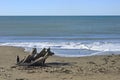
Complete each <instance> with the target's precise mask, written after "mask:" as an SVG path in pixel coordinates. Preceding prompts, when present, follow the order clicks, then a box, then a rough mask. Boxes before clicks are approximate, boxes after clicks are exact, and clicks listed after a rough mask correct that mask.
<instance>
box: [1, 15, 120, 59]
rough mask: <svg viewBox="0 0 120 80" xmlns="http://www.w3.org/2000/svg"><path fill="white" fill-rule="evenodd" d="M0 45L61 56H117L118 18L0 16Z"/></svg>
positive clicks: (119, 25) (118, 47) (118, 46)
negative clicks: (44, 50) (34, 48)
mask: <svg viewBox="0 0 120 80" xmlns="http://www.w3.org/2000/svg"><path fill="white" fill-rule="evenodd" d="M0 46H16V47H23V48H25V51H31V49H32V48H33V47H36V48H37V49H38V52H39V51H40V50H41V49H42V48H44V47H45V48H48V47H50V48H51V49H52V50H53V51H54V52H55V55H58V56H65V57H81V56H92V55H105V54H120V16H1V17H0Z"/></svg>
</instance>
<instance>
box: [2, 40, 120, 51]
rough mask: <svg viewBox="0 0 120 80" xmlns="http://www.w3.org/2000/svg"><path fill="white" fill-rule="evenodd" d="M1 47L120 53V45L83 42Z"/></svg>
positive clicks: (6, 44)
mask: <svg viewBox="0 0 120 80" xmlns="http://www.w3.org/2000/svg"><path fill="white" fill-rule="evenodd" d="M0 46H16V47H23V48H33V47H36V48H44V47H46V48H48V47H51V48H53V49H87V50H95V51H120V43H107V42H106V43H101V42H93V43H81V42H6V43H0Z"/></svg>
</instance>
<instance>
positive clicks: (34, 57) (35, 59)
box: [17, 48, 54, 66]
mask: <svg viewBox="0 0 120 80" xmlns="http://www.w3.org/2000/svg"><path fill="white" fill-rule="evenodd" d="M53 54H54V53H53V52H51V51H50V48H48V49H47V50H46V48H43V49H42V50H41V52H40V53H39V54H38V53H37V49H36V48H33V50H32V52H31V53H30V54H29V55H28V56H27V57H25V58H24V59H22V60H21V61H19V62H17V65H19V66H37V65H41V66H42V65H44V64H45V61H46V59H47V58H48V57H49V56H52V55H53Z"/></svg>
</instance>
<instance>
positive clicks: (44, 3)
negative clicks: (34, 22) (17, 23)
mask: <svg viewBox="0 0 120 80" xmlns="http://www.w3.org/2000/svg"><path fill="white" fill-rule="evenodd" d="M0 15H43V16H44V15H120V0H0Z"/></svg>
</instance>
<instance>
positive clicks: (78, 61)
mask: <svg viewBox="0 0 120 80" xmlns="http://www.w3.org/2000/svg"><path fill="white" fill-rule="evenodd" d="M53 52H54V51H53ZM26 53H27V52H25V51H24V48H18V47H10V46H0V80H33V79H34V80H39V79H42V80H119V79H120V76H119V74H120V63H119V62H120V55H97V56H87V57H58V56H50V57H49V58H48V59H47V61H46V65H47V66H44V67H41V66H38V67H23V66H16V65H15V64H16V56H17V55H19V56H20V59H22V58H23V57H24V56H26V55H27V54H26Z"/></svg>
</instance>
